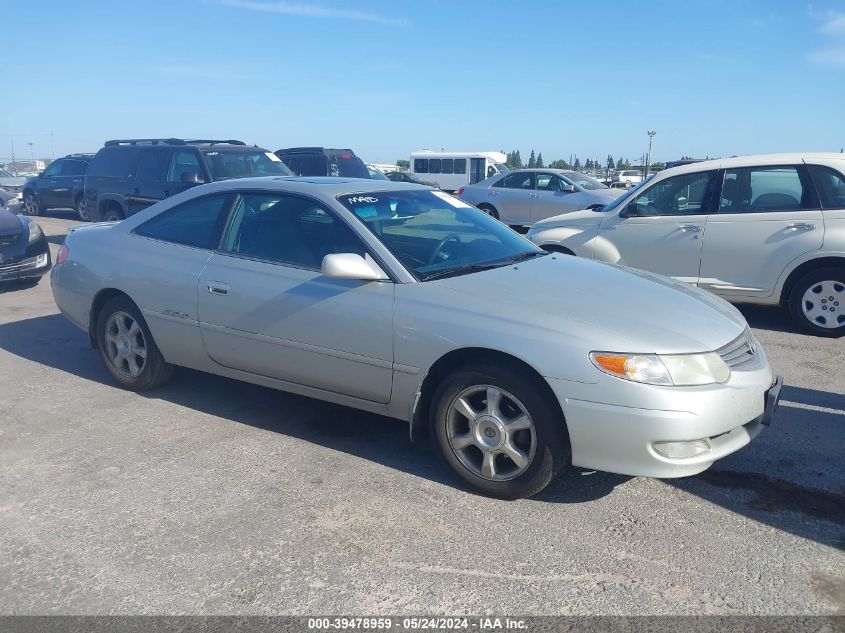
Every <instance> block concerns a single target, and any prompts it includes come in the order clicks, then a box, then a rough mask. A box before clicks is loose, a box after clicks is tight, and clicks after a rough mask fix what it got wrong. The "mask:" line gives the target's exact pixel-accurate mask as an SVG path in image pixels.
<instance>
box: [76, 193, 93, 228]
mask: <svg viewBox="0 0 845 633" xmlns="http://www.w3.org/2000/svg"><path fill="white" fill-rule="evenodd" d="M74 207H75V209H76V214H77V215H78V216H79V219H80V220H82V221H83V222H89V221H90V220H91V216H90V215H89V214H88V203H87V202H86V201H85V196H80V197H79V198H77V199H76V204H75V205H74Z"/></svg>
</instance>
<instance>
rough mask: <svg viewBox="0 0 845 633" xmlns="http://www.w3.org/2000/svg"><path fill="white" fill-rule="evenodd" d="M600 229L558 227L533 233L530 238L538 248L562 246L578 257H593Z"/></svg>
mask: <svg viewBox="0 0 845 633" xmlns="http://www.w3.org/2000/svg"><path fill="white" fill-rule="evenodd" d="M597 233H598V227H597V226H592V227H586V228H585V227H577V226H556V227H552V228H549V229H542V230H539V231H536V232H532V233H531V234H530V235H529V237H530V238H531V241H532V242H534V243H535V244H536V245H537V246H540V247H543V246H560V247H563V248H566V249H568V250H570V251H572V252H573V253H575V255H577V256H578V257H586V258H587V259H591V258H592V257H593V250H594V245H593V243H594V241H595V238H596V234H597Z"/></svg>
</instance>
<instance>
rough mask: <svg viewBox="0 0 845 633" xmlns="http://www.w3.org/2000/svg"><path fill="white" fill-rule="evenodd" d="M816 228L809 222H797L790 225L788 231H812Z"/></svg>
mask: <svg viewBox="0 0 845 633" xmlns="http://www.w3.org/2000/svg"><path fill="white" fill-rule="evenodd" d="M814 228H816V225H815V224H810V223H809V222H795V223H794V224H790V225H789V226H787V227H786V230H787V231H812V230H813V229H814Z"/></svg>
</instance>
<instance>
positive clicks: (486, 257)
mask: <svg viewBox="0 0 845 633" xmlns="http://www.w3.org/2000/svg"><path fill="white" fill-rule="evenodd" d="M338 200H339V201H340V202H341V204H343V205H344V206H345V207H346V208H347V209H349V210H350V211H352V213H353V214H355V216H356V217H357V218H358V219H359V220H360V221H361V222H363V223H364V226H366V227H367V228H368V229H369V230H370V231H371V232H372V233H373V234H374V235H375V236H376V237H377V238H378V239H379V240H381V242H382V243H383V244H384V245H385V246H386V247H387V248H388V249H390V251H391V252H392V253H393V255H395V256H396V258H397V259H398V260H399V261H401V262H402V264H403V265H404V266H405V267H406V268H407V269H408V270H409V271H411V272H412V273H413V274H414V276H415V277H416V278H417V279H419V280H421V281H426V280H428V279H434V278H438V277H452V276H457V275H463V274H469V273H472V272H477V271H479V270H484V269H487V268H497V267H499V266H505V265H507V264H510V263H513V262H517V261H522V260H525V259H530V258H532V257H539V256H543V255H545V254H546V253H544V251H542V250H541V249H539V248H538V247H536V246H535V245H534V244H532V243H531V242H529V241H528V240H526V239H525V238H524V237H522V236H521V235H519V234H518V233H516V232H515V231H513V230H511V229H509V228H508V227H507V226H505V225H504V224H502V223H500V222H499V221H498V220H495V219H493V218H491V217H490V216H489V215H486V214H485V213H482V212H481V211H479V210H478V209H476V208H475V207H471V206H470V205H468V204H466V203H465V202H463V201H461V200H458V199H457V198H455V197H453V196H450V195H449V194H446V193H443V192H442V191H427V190H424V191H377V192H374V193H355V194H344V195H341V196H338Z"/></svg>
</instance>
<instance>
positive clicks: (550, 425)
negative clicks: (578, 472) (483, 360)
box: [429, 365, 570, 499]
mask: <svg viewBox="0 0 845 633" xmlns="http://www.w3.org/2000/svg"><path fill="white" fill-rule="evenodd" d="M524 374H525V373H524V372H517V371H514V370H511V369H508V368H504V367H492V366H481V365H479V366H472V367H466V368H463V369H460V370H458V371H456V372H454V373H452V374H451V375H449V376H448V377H447V378H446V379H444V380H443V381H442V383H441V384H440V385H439V386H438V388H437V390H436V392H435V394H434V397H433V400H432V406H431V415H430V420H429V424H430V431H431V437H432V438H433V440H434V443H435V446H436V448H437V453H438V455H439V457H440V458H441V460H442V461H443V462H444V463H445V465H446V466H447V467H448V468H449V469H450V470H451V471H452V472H453V473H454V474H455V475H457V476H458V478H459V479H461V480H462V481H463V482H464V483H466V484H467V485H469V486H470V487H471V488H473V489H475V490H477V491H478V492H480V493H482V494H485V495H488V496H491V497H496V498H499V499H520V498H523V497H530V496H531V495H534V494H536V493H537V492H539V491H540V490H542V489H543V488H545V487H546V486H547V485H548V484H549V482H550V481H551V480H552V479H553V478H554V477H556V476H557V475H558V474H559V473H560V472H561V471H562V470H563V469H564V468H566V467H567V466H568V465H569V463H570V449H569V438H568V434H567V431H566V424H565V422H564V420H563V419H562V417H561V414H560V409H559V408H558V407H557V406H556V405H555V404H554V403H553V402H551V401H550V396H547V395H546V394H545V393H544V391H543V390H542V388H541V386H540V385H538V384H536V382H535V380H532V379H531V378H530V377H529V376H526V375H524ZM491 390H492V391H491ZM490 403H493V404H492V405H491V404H490ZM471 416H473V418H472V419H470V418H471ZM514 425H515V426H514ZM512 449H516V452H514V451H513V450H512ZM511 455H514V456H515V457H516V459H512V458H511Z"/></svg>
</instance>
